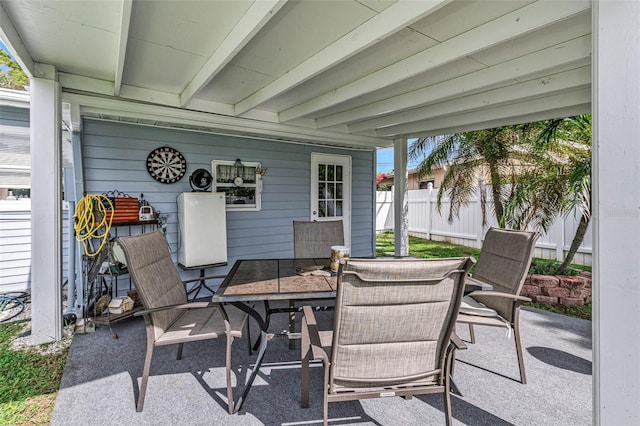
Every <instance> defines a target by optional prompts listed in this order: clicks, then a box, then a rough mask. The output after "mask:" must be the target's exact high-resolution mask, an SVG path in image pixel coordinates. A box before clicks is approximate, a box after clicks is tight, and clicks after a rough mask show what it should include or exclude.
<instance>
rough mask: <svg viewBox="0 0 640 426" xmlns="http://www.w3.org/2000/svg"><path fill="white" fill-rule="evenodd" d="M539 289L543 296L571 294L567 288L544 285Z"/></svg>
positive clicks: (566, 295) (567, 295)
mask: <svg viewBox="0 0 640 426" xmlns="http://www.w3.org/2000/svg"><path fill="white" fill-rule="evenodd" d="M541 290H542V294H543V295H545V296H551V297H569V296H570V295H571V290H569V289H568V288H561V287H544V288H542V289H541Z"/></svg>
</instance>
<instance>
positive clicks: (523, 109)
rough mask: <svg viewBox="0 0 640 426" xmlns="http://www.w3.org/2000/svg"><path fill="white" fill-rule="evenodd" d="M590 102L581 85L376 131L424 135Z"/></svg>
mask: <svg viewBox="0 0 640 426" xmlns="http://www.w3.org/2000/svg"><path fill="white" fill-rule="evenodd" d="M589 102H591V90H590V89H589V88H587V89H578V90H574V91H570V92H566V93H560V94H554V95H550V96H546V97H542V98H536V99H533V100H528V101H524V102H517V103H512V104H509V105H503V106H499V107H494V108H484V109H481V110H479V111H474V112H468V113H463V114H459V115H453V116H451V115H449V116H446V117H442V118H434V119H432V120H424V121H416V122H413V123H407V124H401V125H397V126H389V127H385V128H383V129H380V130H377V131H376V134H377V135H378V136H381V137H388V138H391V137H393V138H397V137H400V136H407V137H410V136H408V135H422V133H423V132H424V133H426V132H429V131H430V130H433V129H435V128H442V127H456V126H466V125H469V124H473V123H477V122H483V121H489V120H498V119H502V118H508V117H515V116H524V115H528V114H534V113H538V112H543V111H546V110H549V109H555V108H567V107H571V106H575V105H581V104H588V103H589Z"/></svg>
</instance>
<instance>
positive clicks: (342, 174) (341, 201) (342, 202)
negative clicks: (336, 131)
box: [311, 152, 351, 247]
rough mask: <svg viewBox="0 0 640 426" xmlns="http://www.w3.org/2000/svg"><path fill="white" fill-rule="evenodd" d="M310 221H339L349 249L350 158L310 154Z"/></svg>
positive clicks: (346, 156)
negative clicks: (341, 223)
mask: <svg viewBox="0 0 640 426" xmlns="http://www.w3.org/2000/svg"><path fill="white" fill-rule="evenodd" d="M311 220H317V221H327V220H342V222H343V226H344V243H345V245H346V246H347V247H350V246H351V157H350V156H348V155H331V154H319V153H315V152H312V153H311Z"/></svg>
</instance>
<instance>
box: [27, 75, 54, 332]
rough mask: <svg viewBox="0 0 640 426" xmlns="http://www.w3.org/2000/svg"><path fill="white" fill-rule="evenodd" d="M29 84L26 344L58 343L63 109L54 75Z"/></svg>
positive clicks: (32, 80)
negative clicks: (28, 303) (28, 334)
mask: <svg viewBox="0 0 640 426" xmlns="http://www.w3.org/2000/svg"><path fill="white" fill-rule="evenodd" d="M34 74H35V75H37V76H38V77H34V78H32V79H31V87H30V94H31V113H30V117H31V123H30V129H31V259H33V262H32V263H31V306H32V309H31V342H32V344H34V345H39V344H42V343H48V342H52V341H55V340H60V339H61V338H62V286H61V284H62V215H61V212H62V203H61V200H62V136H61V135H62V133H61V129H60V126H61V124H62V114H61V109H62V104H61V102H60V85H59V84H58V83H57V82H56V70H55V68H54V67H52V66H51V65H43V64H36V66H35V68H34Z"/></svg>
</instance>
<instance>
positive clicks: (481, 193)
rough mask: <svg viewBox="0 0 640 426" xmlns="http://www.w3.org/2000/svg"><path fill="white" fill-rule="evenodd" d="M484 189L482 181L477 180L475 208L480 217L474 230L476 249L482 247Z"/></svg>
mask: <svg viewBox="0 0 640 426" xmlns="http://www.w3.org/2000/svg"><path fill="white" fill-rule="evenodd" d="M485 190H486V188H485V186H484V180H483V179H478V202H477V203H476V205H477V206H478V207H477V210H478V211H477V213H478V215H479V217H480V226H478V229H477V230H476V241H477V244H478V245H477V248H481V247H482V238H483V237H484V218H485V216H484V214H483V212H484V211H485V207H486V206H484V203H485V202H486V199H487V198H486V195H485V192H484V191H485Z"/></svg>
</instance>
